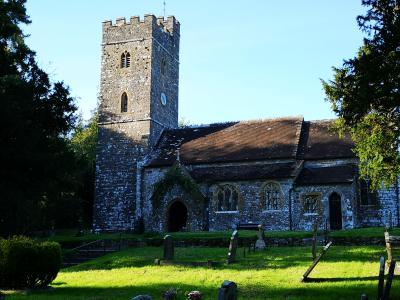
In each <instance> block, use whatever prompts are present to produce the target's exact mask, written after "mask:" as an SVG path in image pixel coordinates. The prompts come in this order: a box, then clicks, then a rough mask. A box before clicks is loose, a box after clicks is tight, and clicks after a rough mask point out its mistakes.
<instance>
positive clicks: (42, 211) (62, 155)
mask: <svg viewBox="0 0 400 300" xmlns="http://www.w3.org/2000/svg"><path fill="white" fill-rule="evenodd" d="M25 2H26V0H0V209H1V211H0V235H3V236H7V235H11V234H15V233H26V232H28V231H31V230H33V229H39V228H43V227H48V226H50V224H52V223H54V222H56V221H57V218H58V217H59V215H60V214H63V212H62V211H60V210H59V207H60V203H68V205H70V204H71V203H72V202H73V201H72V200H71V199H74V189H75V184H76V178H75V175H74V174H75V173H74V172H75V168H76V164H75V158H74V154H73V152H72V151H71V150H70V147H68V140H67V138H66V136H67V134H68V133H69V132H70V131H71V129H72V128H73V126H74V122H75V118H76V117H75V110H76V107H75V105H74V101H73V99H72V98H71V96H70V95H69V92H68V89H67V88H66V87H65V86H64V84H63V83H62V82H56V83H51V82H50V80H49V77H48V75H47V74H46V73H45V72H44V71H43V70H41V69H40V68H39V67H38V65H37V63H36V61H35V53H34V52H33V51H32V50H30V49H29V47H28V46H27V45H26V44H25V42H24V38H25V36H24V34H23V32H22V30H21V28H20V24H28V23H29V22H30V21H29V17H28V16H27V14H26V9H25Z"/></svg>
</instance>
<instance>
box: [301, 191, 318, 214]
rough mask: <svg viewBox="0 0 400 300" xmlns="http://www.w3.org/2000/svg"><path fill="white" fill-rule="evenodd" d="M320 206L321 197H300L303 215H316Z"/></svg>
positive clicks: (313, 194) (315, 195) (304, 195)
mask: <svg viewBox="0 0 400 300" xmlns="http://www.w3.org/2000/svg"><path fill="white" fill-rule="evenodd" d="M320 205H321V195H320V194H316V193H310V194H303V195H302V210H303V213H305V214H318V213H319V210H320Z"/></svg>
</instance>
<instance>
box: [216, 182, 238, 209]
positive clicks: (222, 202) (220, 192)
mask: <svg viewBox="0 0 400 300" xmlns="http://www.w3.org/2000/svg"><path fill="white" fill-rule="evenodd" d="M214 200H215V202H216V208H217V211H238V210H239V193H238V191H237V190H236V188H235V187H234V186H232V185H229V184H226V185H222V186H219V187H218V188H217V190H216V191H215V194H214Z"/></svg>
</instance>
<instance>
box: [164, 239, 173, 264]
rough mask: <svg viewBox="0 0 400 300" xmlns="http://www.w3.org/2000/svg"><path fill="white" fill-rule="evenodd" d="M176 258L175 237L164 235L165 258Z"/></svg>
mask: <svg viewBox="0 0 400 300" xmlns="http://www.w3.org/2000/svg"><path fill="white" fill-rule="evenodd" d="M173 259H174V238H173V237H172V236H170V235H166V236H165V237H164V260H173Z"/></svg>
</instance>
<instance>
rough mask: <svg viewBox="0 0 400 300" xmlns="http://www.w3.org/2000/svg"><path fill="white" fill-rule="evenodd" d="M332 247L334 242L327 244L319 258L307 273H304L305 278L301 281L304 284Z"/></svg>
mask: <svg viewBox="0 0 400 300" xmlns="http://www.w3.org/2000/svg"><path fill="white" fill-rule="evenodd" d="M331 245H332V241H330V242H329V243H328V244H326V246H325V247H324V248H323V249H322V251H321V253H320V254H319V256H318V257H317V258H316V259H314V261H313V263H312V264H311V266H310V267H309V268H308V269H307V271H306V272H305V273H304V275H303V278H302V279H301V281H302V282H304V281H307V280H308V275H310V273H311V272H312V270H314V268H315V266H316V265H317V264H318V263H319V261H320V260H321V258H322V257H323V256H324V255H325V253H326V252H327V251H328V250H329V248H330V247H331Z"/></svg>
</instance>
